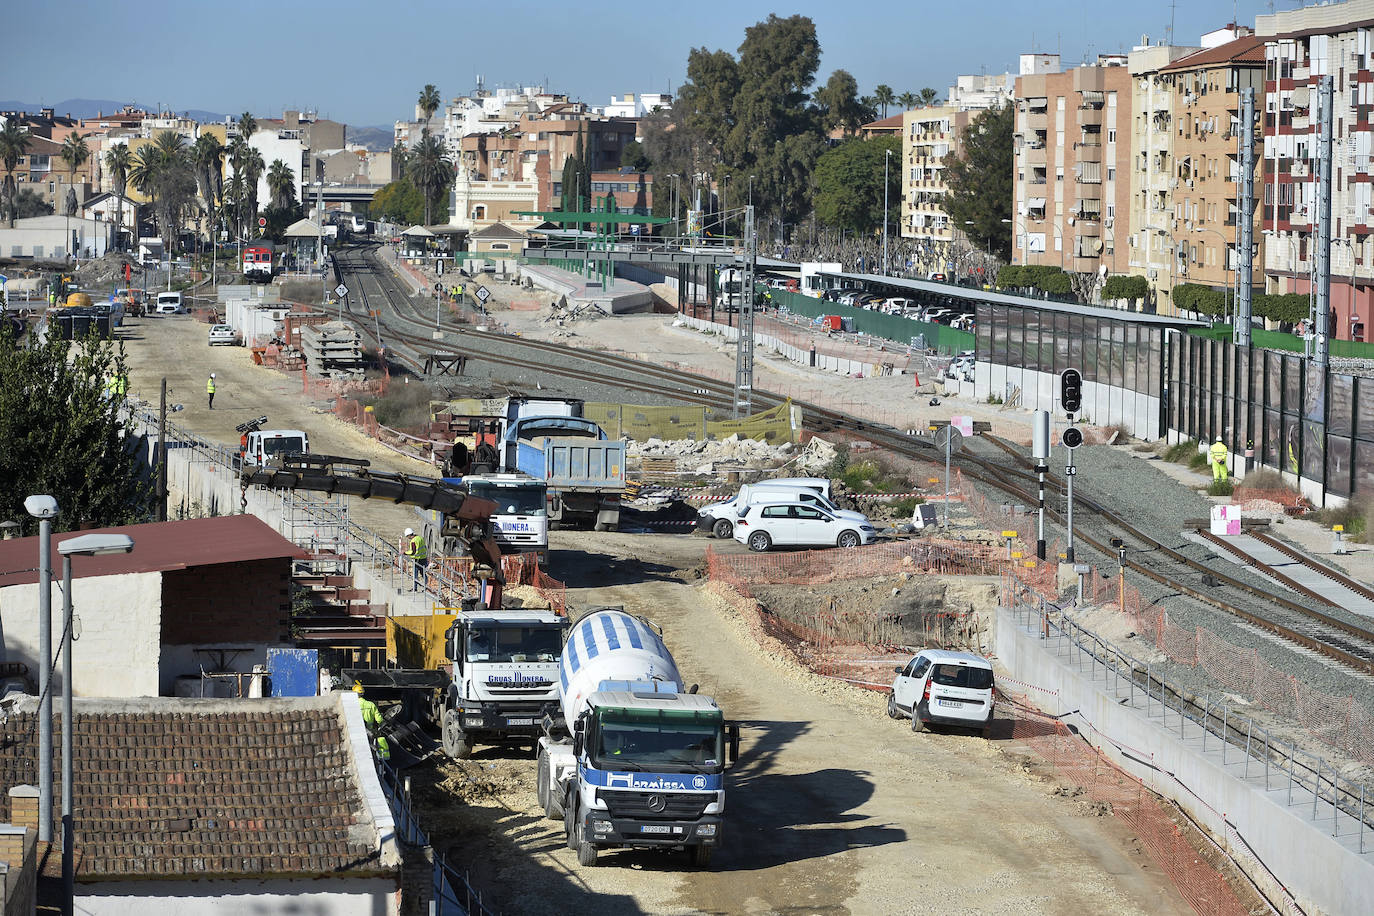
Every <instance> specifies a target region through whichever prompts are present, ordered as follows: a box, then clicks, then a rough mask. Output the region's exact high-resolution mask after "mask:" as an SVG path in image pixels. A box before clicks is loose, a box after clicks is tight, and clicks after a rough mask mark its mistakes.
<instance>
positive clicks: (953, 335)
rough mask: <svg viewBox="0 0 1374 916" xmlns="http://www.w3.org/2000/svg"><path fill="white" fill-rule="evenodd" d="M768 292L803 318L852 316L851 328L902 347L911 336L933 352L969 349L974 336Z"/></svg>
mask: <svg viewBox="0 0 1374 916" xmlns="http://www.w3.org/2000/svg"><path fill="white" fill-rule="evenodd" d="M771 292H772V293H773V301H774V302H775V303H777V304H778V305H785V306H787V310H788V311H789V312H791V313H792V314H794V315H805V316H806V317H807V318H819V317H820V316H821V315H839V316H840V317H842V318H852V319H853V320H854V330H855V331H862V332H863V333H865V334H868V335H869V336H871V337H881V338H883V339H885V340H891V341H895V342H897V343H900V344H902V345H903V346H906V345H907V344H909V343H911V340H912V338H915V337H923V338H924V339H925V345H926V346H927V347H934V348H935V349H936V351H938V352H939V353H943V354H946V355H952V354H956V353H960V352H962V351H964V350H972V349H973V344H974V338H973V335H972V334H971V333H969V332H968V331H958V330H955V329H954V328H949V327H945V326H944V325H942V324H933V323H931V322H928V321H916V320H915V319H912V318H905V317H903V316H901V315H884V314H883V313H882V312H870V311H868V310H867V309H856V308H854V307H853V306H849V305H841V304H840V303H838V302H826V301H823V300H821V299H813V298H812V297H810V296H804V295H802V294H801V293H792V292H787V291H786V290H777V289H775V290H771Z"/></svg>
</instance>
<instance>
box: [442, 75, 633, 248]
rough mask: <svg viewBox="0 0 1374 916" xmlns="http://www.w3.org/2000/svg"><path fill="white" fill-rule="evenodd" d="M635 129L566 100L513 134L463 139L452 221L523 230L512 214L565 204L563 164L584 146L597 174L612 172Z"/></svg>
mask: <svg viewBox="0 0 1374 916" xmlns="http://www.w3.org/2000/svg"><path fill="white" fill-rule="evenodd" d="M636 126H637V125H636V123H635V122H634V121H632V120H628V119H623V118H606V117H602V116H599V115H595V114H593V113H591V112H590V111H589V110H588V109H587V106H586V105H584V104H583V103H581V102H562V103H559V104H557V105H552V106H550V107H549V108H547V109H545V110H544V111H542V112H530V113H526V114H525V115H523V116H522V117H521V119H520V121H519V123H518V125H517V129H515V130H512V131H507V132H505V133H502V134H470V135H468V136H465V137H463V138H461V140H460V141H459V149H460V153H459V156H458V158H457V160H456V162H455V166H456V168H455V173H456V174H455V183H454V187H455V191H454V198H453V207H452V209H451V213H450V220H449V221H450V223H452V224H453V225H455V226H460V227H463V228H468V229H476V228H481V227H482V226H483V225H484V224H487V223H490V222H493V221H495V220H497V219H499V220H501V221H502V222H505V223H507V224H509V225H512V226H516V227H517V228H520V225H518V224H521V222H522V221H521V220H520V219H519V218H517V217H514V216H511V215H510V211H512V210H518V209H533V210H550V209H554V208H555V207H557V206H558V205H559V204H560V203H561V182H562V178H563V166H564V164H565V163H566V162H567V159H568V157H569V156H572V155H575V154H577V153H578V151H579V144H580V143H581V142H585V143H586V150H587V158H588V159H589V160H590V163H591V168H592V171H593V172H610V171H614V170H616V169H618V168H620V157H621V154H622V152H623V151H624V149H625V144H627V143H629V142H630V141H631V140H633V139H634V138H635V129H636ZM582 138H585V140H583V139H582ZM556 183H557V184H558V185H559V189H558V190H557V191H556V190H555V184H556ZM531 202H532V203H533V205H532V206H531ZM590 204H591V202H590V201H589V202H587V205H588V206H590ZM498 214H499V215H498Z"/></svg>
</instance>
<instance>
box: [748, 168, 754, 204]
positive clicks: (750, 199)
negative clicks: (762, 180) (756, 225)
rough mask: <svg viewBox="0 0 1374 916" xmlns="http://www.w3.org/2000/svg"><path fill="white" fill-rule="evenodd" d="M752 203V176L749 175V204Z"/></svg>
mask: <svg viewBox="0 0 1374 916" xmlns="http://www.w3.org/2000/svg"><path fill="white" fill-rule="evenodd" d="M753 205H754V176H753V175H750V176H749V206H751V207H752V206H753Z"/></svg>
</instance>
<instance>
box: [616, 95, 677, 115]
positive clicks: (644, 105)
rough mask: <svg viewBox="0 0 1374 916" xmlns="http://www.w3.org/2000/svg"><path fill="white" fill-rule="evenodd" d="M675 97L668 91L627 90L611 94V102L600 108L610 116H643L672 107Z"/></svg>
mask: <svg viewBox="0 0 1374 916" xmlns="http://www.w3.org/2000/svg"><path fill="white" fill-rule="evenodd" d="M672 107H673V97H672V96H671V95H669V94H668V93H666V92H640V93H638V94H636V93H633V92H626V93H625V94H623V95H613V96H611V103H610V104H609V105H607V106H606V107H605V108H603V109H601V110H600V113H601V114H604V115H605V116H606V117H608V118H642V117H644V116H645V115H647V114H650V113H652V112H655V111H658V110H659V109H660V108H672Z"/></svg>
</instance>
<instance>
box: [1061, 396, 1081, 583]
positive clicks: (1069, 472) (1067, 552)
mask: <svg viewBox="0 0 1374 916" xmlns="http://www.w3.org/2000/svg"><path fill="white" fill-rule="evenodd" d="M1072 419H1073V418H1072V417H1070V421H1072ZM1077 473H1078V469H1077V468H1075V467H1074V466H1073V451H1072V450H1070V451H1069V463H1068V464H1067V465H1066V466H1065V467H1064V476H1065V477H1067V478H1068V479H1069V494H1068V511H1067V512H1066V513H1065V516H1066V521H1067V522H1068V526H1067V527H1068V529H1069V543H1068V546H1067V547H1065V548H1064V560H1065V561H1066V562H1068V563H1072V562H1073V478H1074V476H1075V475H1076V474H1077Z"/></svg>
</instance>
